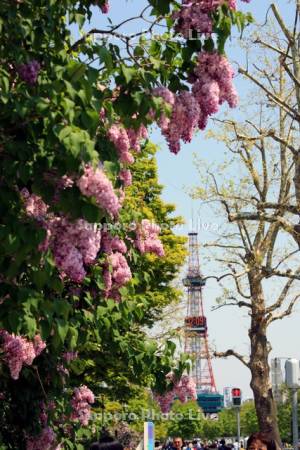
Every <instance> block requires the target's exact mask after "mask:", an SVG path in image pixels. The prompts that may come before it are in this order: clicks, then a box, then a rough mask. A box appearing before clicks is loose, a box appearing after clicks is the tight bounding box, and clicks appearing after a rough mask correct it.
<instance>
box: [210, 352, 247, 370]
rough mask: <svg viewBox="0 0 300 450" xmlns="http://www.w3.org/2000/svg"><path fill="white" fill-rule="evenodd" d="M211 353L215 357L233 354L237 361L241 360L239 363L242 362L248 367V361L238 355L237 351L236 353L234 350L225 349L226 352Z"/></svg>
mask: <svg viewBox="0 0 300 450" xmlns="http://www.w3.org/2000/svg"><path fill="white" fill-rule="evenodd" d="M213 355H214V357H215V358H228V356H234V357H235V358H237V359H238V360H239V361H241V363H243V364H244V366H246V367H247V368H248V369H249V368H250V366H249V363H248V362H247V361H246V359H245V358H246V357H245V356H242V355H240V354H239V353H237V352H236V351H234V350H227V351H226V352H214V354H213Z"/></svg>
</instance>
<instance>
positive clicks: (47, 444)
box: [26, 427, 61, 450]
mask: <svg viewBox="0 0 300 450" xmlns="http://www.w3.org/2000/svg"><path fill="white" fill-rule="evenodd" d="M55 441H56V435H55V433H54V431H53V430H52V428H50V427H46V428H44V429H43V430H42V432H41V433H40V434H39V435H38V436H35V437H33V436H31V437H29V438H27V443H26V444H27V446H26V450H50V449H51V450H52V449H53V450H59V449H60V448H61V447H60V445H59V446H56V447H55V449H54V447H53V445H54V444H55Z"/></svg>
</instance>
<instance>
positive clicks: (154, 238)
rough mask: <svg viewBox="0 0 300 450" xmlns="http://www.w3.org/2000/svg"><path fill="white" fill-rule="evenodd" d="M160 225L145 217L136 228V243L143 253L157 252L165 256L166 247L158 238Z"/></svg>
mask: <svg viewBox="0 0 300 450" xmlns="http://www.w3.org/2000/svg"><path fill="white" fill-rule="evenodd" d="M159 233H160V227H159V226H158V225H156V224H155V223H153V222H151V221H150V220H148V219H143V220H142V222H141V224H140V226H138V228H137V230H136V240H135V245H136V247H137V249H138V250H139V251H140V252H141V253H155V254H156V255H157V256H164V254H165V252H164V248H163V245H162V243H161V241H160V240H159V238H158V235H159Z"/></svg>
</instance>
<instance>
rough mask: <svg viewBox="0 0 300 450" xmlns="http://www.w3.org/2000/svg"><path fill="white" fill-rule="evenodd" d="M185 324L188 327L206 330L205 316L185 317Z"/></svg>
mask: <svg viewBox="0 0 300 450" xmlns="http://www.w3.org/2000/svg"><path fill="white" fill-rule="evenodd" d="M185 324H186V325H187V326H189V327H205V328H206V317H205V316H195V317H186V318H185Z"/></svg>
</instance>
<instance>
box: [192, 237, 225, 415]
mask: <svg viewBox="0 0 300 450" xmlns="http://www.w3.org/2000/svg"><path fill="white" fill-rule="evenodd" d="M183 284H184V286H185V287H186V288H187V293H188V302H187V312H186V317H185V340H184V343H185V345H184V349H185V353H188V354H190V355H191V357H192V359H193V361H194V363H193V366H192V372H191V376H192V378H193V379H194V381H195V384H196V390H197V397H198V403H199V405H200V406H201V408H202V409H203V411H204V413H206V414H210V413H216V412H218V411H220V410H221V409H222V406H223V396H222V395H220V394H218V393H217V389H216V383H215V378H214V374H213V368H212V363H211V356H210V352H209V345H208V326H207V319H206V316H205V315H204V308H203V296H202V290H203V287H204V286H205V280H204V279H203V276H202V274H201V271H200V260H199V246H198V233H197V232H196V231H191V232H190V233H189V262H188V272H187V276H186V278H184V280H183Z"/></svg>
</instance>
